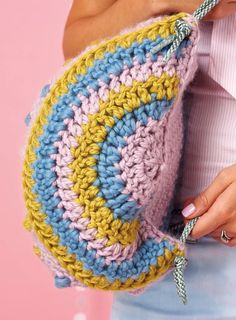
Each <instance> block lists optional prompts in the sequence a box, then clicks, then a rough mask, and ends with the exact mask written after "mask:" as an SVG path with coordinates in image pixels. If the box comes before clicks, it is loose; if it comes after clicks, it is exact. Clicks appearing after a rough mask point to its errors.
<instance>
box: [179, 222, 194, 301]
mask: <svg viewBox="0 0 236 320" xmlns="http://www.w3.org/2000/svg"><path fill="white" fill-rule="evenodd" d="M198 218H199V217H196V218H193V219H192V220H190V221H189V222H188V223H187V224H186V225H185V227H184V230H183V232H182V235H181V237H180V241H181V242H182V243H183V244H184V243H185V241H186V239H187V237H188V236H189V234H190V233H191V231H192V229H193V227H194V225H195V224H196V222H197V220H198ZM187 262H188V259H187V258H186V257H183V256H176V257H175V260H174V264H175V269H174V272H173V275H174V281H175V284H176V288H177V293H178V295H179V296H180V298H181V300H182V302H183V304H187V294H186V289H185V282H184V269H185V268H186V265H187Z"/></svg>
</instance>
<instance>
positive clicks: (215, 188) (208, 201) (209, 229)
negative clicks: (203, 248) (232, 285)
mask: <svg viewBox="0 0 236 320" xmlns="http://www.w3.org/2000/svg"><path fill="white" fill-rule="evenodd" d="M191 202H192V203H193V204H194V205H195V207H196V210H195V212H194V213H192V214H191V215H190V216H188V217H187V218H185V217H184V222H185V224H186V223H187V222H188V221H189V220H190V219H193V218H195V217H199V219H198V221H197V223H196V224H195V226H194V228H193V229H192V232H191V237H192V238H193V239H198V238H201V237H203V236H205V235H210V236H211V237H212V238H214V239H215V240H218V241H221V240H220V234H221V230H222V229H224V230H225V231H226V232H227V235H228V236H229V237H232V239H231V240H230V241H229V242H228V243H224V245H227V246H230V247H233V246H236V164H233V165H231V166H229V167H226V168H224V169H223V170H221V171H220V172H219V173H218V174H217V176H216V177H215V179H214V180H213V182H212V183H211V184H210V185H209V186H208V187H207V188H206V189H205V190H203V191H202V192H200V193H199V194H198V195H197V196H195V197H189V198H188V199H186V201H185V202H184V206H186V205H188V204H189V203H191ZM222 243H223V242H222Z"/></svg>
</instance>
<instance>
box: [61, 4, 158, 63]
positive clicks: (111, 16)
mask: <svg viewBox="0 0 236 320" xmlns="http://www.w3.org/2000/svg"><path fill="white" fill-rule="evenodd" d="M132 3H133V6H132ZM148 3H149V1H147V0H144V1H142V0H139V1H127V0H119V1H116V2H115V3H114V4H113V5H112V6H110V7H109V8H108V9H107V10H105V11H103V12H102V13H100V14H97V15H95V16H90V17H85V18H81V19H79V20H78V21H76V22H74V23H73V24H72V25H70V26H68V27H67V28H66V29H65V30H64V36H63V53H64V58H65V60H67V59H69V58H72V57H74V56H76V55H77V54H78V53H79V52H81V51H82V50H83V49H84V48H85V47H86V46H87V45H89V44H90V43H91V42H93V41H95V40H99V39H102V38H106V37H109V36H113V35H116V34H117V33H118V32H119V31H121V30H122V29H123V28H126V27H128V26H131V25H133V24H135V23H137V22H140V21H143V20H145V19H148V18H150V17H151V16H152V15H153V11H152V8H151V6H149V5H148ZM162 13H163V9H162V7H161V5H160V8H158V9H157V8H156V9H155V14H156V15H158V14H162Z"/></svg>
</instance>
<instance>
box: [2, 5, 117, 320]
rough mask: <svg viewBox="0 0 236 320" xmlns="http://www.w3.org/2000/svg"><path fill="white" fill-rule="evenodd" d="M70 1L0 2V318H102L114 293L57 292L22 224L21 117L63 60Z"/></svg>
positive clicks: (74, 319) (97, 319)
mask: <svg viewBox="0 0 236 320" xmlns="http://www.w3.org/2000/svg"><path fill="white" fill-rule="evenodd" d="M70 4H71V1H69V0H64V1H62V0H50V1H42V0H20V1H3V0H1V3H0V36H1V41H2V43H1V46H0V47H1V50H0V55H1V62H0V70H1V78H0V79H1V97H2V100H1V126H0V130H1V132H0V143H1V148H0V153H1V166H0V177H1V180H0V189H1V190H0V195H1V215H2V217H1V221H2V222H1V232H0V249H1V264H0V268H1V272H0V274H1V276H0V277H1V279H0V281H1V282H0V285H1V297H0V319H3V320H13V319H22V320H23V319H24V320H31V319H34V320H43V319H44V320H46V319H51V320H54V319H57V320H67V319H72V320H95V319H96V320H100V319H102V320H107V319H109V313H110V305H111V300H112V295H111V294H109V293H106V292H102V291H99V292H97V291H94V290H91V289H86V290H85V291H78V290H76V289H74V288H66V289H57V288H55V287H54V279H53V278H52V277H51V275H50V274H49V271H48V270H47V268H46V266H44V264H43V263H42V262H41V261H40V260H39V258H38V257H37V256H36V255H35V253H34V252H33V249H32V240H31V234H30V233H29V232H27V231H26V230H25V229H23V227H22V222H23V218H24V215H25V208H24V203H23V192H22V186H21V170H22V167H21V165H22V159H21V158H22V157H21V153H20V152H21V147H22V145H23V143H24V137H25V128H26V127H25V124H24V117H25V115H26V114H27V113H28V112H29V111H30V110H31V108H32V105H33V102H34V101H35V99H36V98H37V97H38V95H39V92H40V89H41V88H42V86H43V85H44V84H46V83H47V82H48V81H49V80H50V78H51V77H52V75H53V74H54V72H56V71H57V69H58V68H59V66H60V65H62V64H63V63H64V60H63V53H62V35H63V28H64V24H65V20H66V17H67V14H68V11H69V8H70Z"/></svg>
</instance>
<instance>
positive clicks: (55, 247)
mask: <svg viewBox="0 0 236 320" xmlns="http://www.w3.org/2000/svg"><path fill="white" fill-rule="evenodd" d="M217 2H218V1H212V0H211V1H209V0H206V1H204V3H203V4H202V5H201V7H200V8H199V9H198V10H196V11H195V12H194V14H193V15H190V14H187V13H185V12H180V13H174V14H171V15H164V16H159V17H157V18H151V19H149V20H147V21H144V22H141V23H138V24H136V25H135V26H133V27H131V28H129V29H125V30H122V31H121V32H120V33H119V34H118V35H116V36H114V37H111V38H106V39H104V40H102V41H100V42H99V43H93V44H91V45H90V46H88V47H87V48H86V49H85V50H84V51H83V52H81V53H79V54H78V55H77V56H76V57H75V58H73V59H71V60H69V61H67V62H66V63H65V64H64V65H63V66H62V67H61V68H60V70H59V71H58V73H57V74H56V75H55V76H54V78H53V79H52V80H51V81H50V83H48V84H47V85H46V86H44V87H43V89H42V90H41V93H40V97H39V98H38V100H37V101H36V102H35V104H34V107H33V110H32V111H31V112H30V113H29V114H28V116H27V117H26V119H25V120H26V124H27V125H28V132H27V139H26V143H25V147H24V163H23V172H22V175H23V191H24V199H25V204H26V209H27V214H26V216H25V219H24V227H25V228H26V229H27V230H28V231H31V232H32V235H33V242H34V247H33V248H34V252H35V253H36V254H37V255H38V256H39V257H40V259H41V260H42V261H43V262H44V263H45V264H46V265H47V266H48V267H49V269H50V270H51V272H52V274H53V276H54V278H55V286H56V287H58V288H62V287H72V286H83V287H91V288H95V289H102V290H111V291H112V290H120V291H122V290H126V291H128V292H129V293H133V294H137V293H140V292H142V291H143V290H144V288H145V287H146V286H147V285H148V284H151V283H152V282H154V281H160V280H161V279H162V278H163V277H164V276H165V275H166V274H168V273H169V272H170V271H171V270H173V269H174V266H175V267H176V266H177V265H178V261H182V262H183V259H184V258H185V256H186V247H185V245H184V241H183V239H177V238H176V237H174V236H173V235H170V234H167V233H164V232H162V231H161V230H160V226H161V224H162V222H163V219H164V217H165V215H166V213H167V211H168V205H169V203H170V201H171V199H172V196H173V191H174V187H175V181H176V177H177V172H178V166H179V160H180V156H181V151H182V144H183V143H182V142H183V125H182V98H183V93H184V90H185V88H186V87H187V85H188V84H189V83H190V81H191V80H192V79H193V77H194V74H195V71H196V70H197V53H196V51H197V43H198V41H199V29H198V21H199V19H200V18H202V17H203V16H204V15H205V14H206V13H207V12H209V10H210V9H211V8H212V7H213V6H214V5H216V4H217ZM195 221H196V220H194V223H195ZM192 226H193V224H192ZM190 229H191V228H190V227H189V226H188V232H190ZM178 259H180V260H178ZM181 259H182V260H181ZM184 261H186V258H185V260H184ZM181 265H182V266H183V263H182V264H181ZM176 281H177V285H180V284H181V275H179V276H176ZM180 291H181V290H180ZM179 294H180V295H182V298H183V299H184V301H186V299H185V293H184V292H183V288H182V291H181V293H179Z"/></svg>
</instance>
